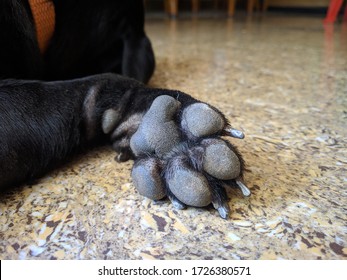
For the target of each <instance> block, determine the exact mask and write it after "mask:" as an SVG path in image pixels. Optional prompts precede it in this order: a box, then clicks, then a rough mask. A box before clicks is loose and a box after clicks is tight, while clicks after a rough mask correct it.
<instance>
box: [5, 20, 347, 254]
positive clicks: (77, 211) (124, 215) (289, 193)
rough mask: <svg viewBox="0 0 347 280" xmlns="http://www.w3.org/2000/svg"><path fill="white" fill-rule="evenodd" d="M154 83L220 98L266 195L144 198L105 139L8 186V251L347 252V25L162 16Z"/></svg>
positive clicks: (156, 33)
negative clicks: (198, 201) (202, 202)
mask: <svg viewBox="0 0 347 280" xmlns="http://www.w3.org/2000/svg"><path fill="white" fill-rule="evenodd" d="M147 32H148V34H149V36H150V37H151V39H152V42H153V46H154V48H155V51H156V55H157V70H156V73H155V76H154V77H153V79H152V81H151V84H152V85H153V86H158V87H167V88H176V89H179V90H182V91H185V92H188V93H190V94H192V95H193V96H194V97H197V98H200V99H201V100H203V101H207V102H210V103H211V104H212V105H215V106H217V107H218V108H219V109H221V110H222V111H223V112H225V114H226V115H227V116H228V118H230V120H231V122H232V124H233V125H234V126H235V127H237V128H241V129H242V130H243V131H245V133H246V138H245V139H244V140H233V143H235V144H236V145H238V147H239V150H240V151H241V152H242V154H243V156H244V158H245V160H246V163H247V168H248V171H247V172H246V174H245V181H246V182H247V184H248V186H249V187H250V188H251V190H252V192H253V195H252V196H251V197H250V198H248V199H243V198H242V196H241V195H240V193H239V192H238V191H234V190H230V191H229V196H230V197H231V200H230V202H229V204H230V207H231V209H232V214H231V217H230V219H229V220H222V219H221V218H219V216H218V213H217V212H216V211H215V210H213V209H212V208H208V209H194V208H189V209H187V210H184V211H177V210H175V209H174V208H173V207H172V205H171V204H170V203H169V202H168V201H163V202H161V203H159V204H158V203H157V204H156V203H153V202H152V201H150V200H148V199H145V198H143V197H141V196H140V195H139V194H138V193H137V192H136V191H135V190H134V187H133V185H132V182H131V179H130V169H131V164H132V163H131V162H129V163H125V164H118V163H116V162H115V161H114V160H113V156H114V155H113V153H112V151H111V150H110V149H109V148H107V147H104V148H99V149H96V150H94V151H91V152H90V153H89V154H88V155H87V156H84V157H80V158H77V159H76V160H74V161H73V162H72V163H70V164H67V165H66V166H64V167H62V168H60V169H58V170H56V171H54V172H51V173H50V174H48V175H47V176H46V177H44V178H43V179H41V180H40V181H39V182H38V184H36V185H34V186H30V187H29V186H26V187H24V188H20V189H17V190H15V191H13V192H10V193H8V194H6V195H5V196H3V197H1V198H0V258H1V259H347V215H346V214H347V203H346V202H347V200H346V199H347V166H346V164H347V26H342V25H336V26H335V28H333V27H331V26H330V28H325V29H324V28H323V26H322V25H321V20H320V19H319V18H309V17H305V16H290V17H289V16H279V15H271V14H269V15H268V16H266V17H263V18H253V19H247V18H242V17H240V18H236V19H234V20H226V19H216V18H213V19H184V20H178V21H170V20H167V19H152V20H151V19H149V20H148V21H147Z"/></svg>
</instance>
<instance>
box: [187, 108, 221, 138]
mask: <svg viewBox="0 0 347 280" xmlns="http://www.w3.org/2000/svg"><path fill="white" fill-rule="evenodd" d="M181 126H182V127H183V129H185V130H187V131H189V132H190V133H191V134H193V135H194V136H195V137H205V136H209V135H212V134H216V133H218V132H220V131H222V129H223V128H224V127H225V120H224V118H223V117H222V115H221V114H220V113H218V112H217V111H215V110H213V109H212V108H211V107H210V106H208V105H207V104H204V103H194V104H192V105H190V106H188V107H187V108H186V109H184V111H183V114H182V122H181Z"/></svg>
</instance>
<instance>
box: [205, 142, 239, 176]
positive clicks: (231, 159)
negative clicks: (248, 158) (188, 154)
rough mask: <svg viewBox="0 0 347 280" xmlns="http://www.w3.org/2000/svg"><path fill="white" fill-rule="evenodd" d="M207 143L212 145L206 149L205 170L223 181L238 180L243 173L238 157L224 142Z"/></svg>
mask: <svg viewBox="0 0 347 280" xmlns="http://www.w3.org/2000/svg"><path fill="white" fill-rule="evenodd" d="M206 142H212V144H210V145H208V146H207V147H206V148H205V155H204V161H203V168H204V170H205V171H206V172H207V173H208V174H210V175H212V176H213V177H215V178H217V179H221V180H231V179H235V178H237V177H238V176H239V175H240V172H241V163H240V160H239V158H238V156H237V155H236V154H235V153H234V152H233V151H232V150H231V149H230V148H229V147H228V146H227V145H226V144H225V142H224V141H223V140H209V141H206Z"/></svg>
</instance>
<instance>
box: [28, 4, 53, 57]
mask: <svg viewBox="0 0 347 280" xmlns="http://www.w3.org/2000/svg"><path fill="white" fill-rule="evenodd" d="M29 4H30V8H31V12H32V15H33V18H34V22H35V29H36V36H37V42H38V44H39V48H40V50H41V53H44V52H45V51H46V49H47V47H48V44H49V41H50V40H51V38H52V36H53V33H54V28H55V10H54V4H53V2H52V1H50V0H29Z"/></svg>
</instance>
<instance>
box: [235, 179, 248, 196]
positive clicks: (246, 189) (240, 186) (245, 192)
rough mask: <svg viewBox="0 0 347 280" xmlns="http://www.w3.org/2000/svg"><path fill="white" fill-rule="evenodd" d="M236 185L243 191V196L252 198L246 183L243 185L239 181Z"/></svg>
mask: <svg viewBox="0 0 347 280" xmlns="http://www.w3.org/2000/svg"><path fill="white" fill-rule="evenodd" d="M236 184H237V186H238V187H239V189H240V190H241V192H242V194H243V196H250V195H251V191H250V189H249V188H248V187H247V186H246V185H245V184H244V183H242V182H241V181H239V180H237V181H236Z"/></svg>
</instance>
